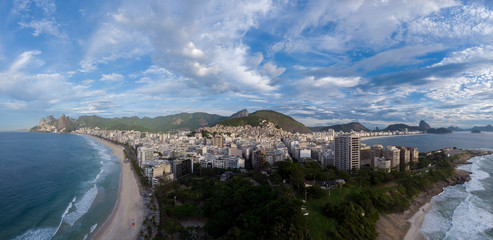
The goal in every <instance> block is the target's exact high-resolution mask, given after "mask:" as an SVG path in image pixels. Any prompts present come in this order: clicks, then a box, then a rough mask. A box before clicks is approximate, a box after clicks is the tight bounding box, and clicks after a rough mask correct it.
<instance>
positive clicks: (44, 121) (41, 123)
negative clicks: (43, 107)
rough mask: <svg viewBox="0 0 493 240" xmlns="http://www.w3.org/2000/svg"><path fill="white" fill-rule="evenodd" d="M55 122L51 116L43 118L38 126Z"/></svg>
mask: <svg viewBox="0 0 493 240" xmlns="http://www.w3.org/2000/svg"><path fill="white" fill-rule="evenodd" d="M53 120H55V118H54V117H53V115H49V116H47V117H45V118H41V120H39V123H38V126H39V125H43V124H46V123H49V122H51V121H53Z"/></svg>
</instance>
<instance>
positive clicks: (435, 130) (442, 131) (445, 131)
mask: <svg viewBox="0 0 493 240" xmlns="http://www.w3.org/2000/svg"><path fill="white" fill-rule="evenodd" d="M426 132H427V133H434V134H448V133H452V131H450V130H448V129H446V128H430V129H428V130H426Z"/></svg>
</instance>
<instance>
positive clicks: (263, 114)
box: [217, 110, 311, 133]
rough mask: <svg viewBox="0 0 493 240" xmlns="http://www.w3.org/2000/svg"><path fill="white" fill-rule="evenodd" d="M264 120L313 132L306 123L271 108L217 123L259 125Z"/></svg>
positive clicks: (300, 131)
mask: <svg viewBox="0 0 493 240" xmlns="http://www.w3.org/2000/svg"><path fill="white" fill-rule="evenodd" d="M262 120H266V121H269V122H272V123H274V124H275V125H276V126H277V127H280V128H282V129H283V130H285V131H288V132H292V133H296V132H299V133H310V132H311V131H310V129H308V128H307V127H306V126H305V125H303V124H302V123H300V122H298V121H296V120H294V119H293V118H292V117H290V116H287V115H284V114H282V113H278V112H275V111H271V110H259V111H256V112H254V113H252V114H249V115H248V116H245V117H236V118H229V119H225V120H223V121H221V122H218V123H217V124H220V125H224V126H243V125H250V126H258V125H259V124H260V122H261V121H262Z"/></svg>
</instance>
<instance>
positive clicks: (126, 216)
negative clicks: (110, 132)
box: [86, 135, 144, 239]
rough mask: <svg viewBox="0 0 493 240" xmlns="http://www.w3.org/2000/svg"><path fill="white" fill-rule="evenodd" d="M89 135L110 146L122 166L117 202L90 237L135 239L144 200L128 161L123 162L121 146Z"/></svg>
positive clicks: (140, 221) (140, 220)
mask: <svg viewBox="0 0 493 240" xmlns="http://www.w3.org/2000/svg"><path fill="white" fill-rule="evenodd" d="M86 136H89V135H86ZM89 137H91V138H92V139H94V140H96V141H98V142H100V143H101V144H103V145H105V146H106V147H109V148H111V149H112V153H113V154H114V155H115V156H117V157H118V159H119V160H120V163H121V166H122V170H121V173H120V183H119V187H118V198H117V202H116V204H115V206H114V208H113V210H112V212H111V214H110V216H108V218H107V219H106V221H105V222H104V224H103V225H102V226H101V227H100V228H99V227H98V229H97V230H96V234H95V235H94V236H93V238H92V239H136V238H137V236H138V234H139V233H138V231H139V230H140V228H141V225H142V222H143V221H144V200H143V198H142V196H141V194H140V189H139V185H138V183H137V179H136V178H135V175H134V173H133V172H132V169H131V166H130V163H129V162H125V157H124V154H123V150H122V146H119V145H116V144H114V143H111V142H109V141H106V140H103V139H100V138H96V137H94V136H89ZM133 224H134V225H133Z"/></svg>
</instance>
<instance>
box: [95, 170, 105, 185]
mask: <svg viewBox="0 0 493 240" xmlns="http://www.w3.org/2000/svg"><path fill="white" fill-rule="evenodd" d="M103 173H104V169H103V168H101V171H99V173H98V175H97V176H96V178H95V179H94V182H96V181H98V179H99V177H101V174H103Z"/></svg>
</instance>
